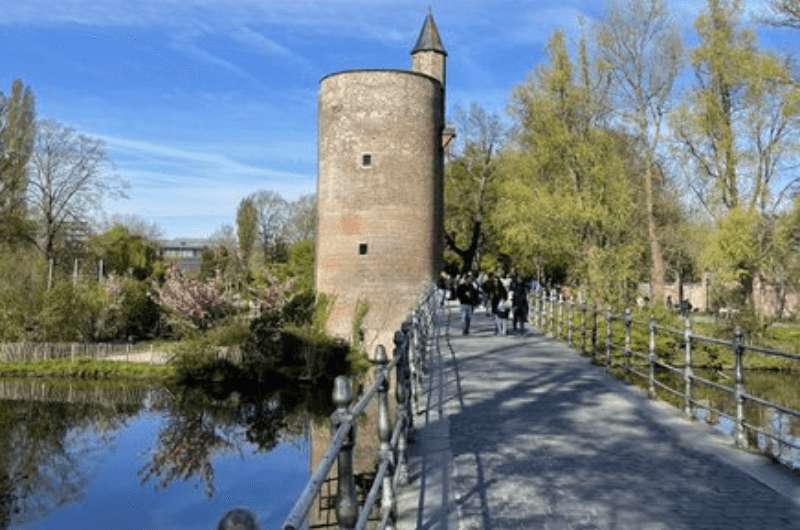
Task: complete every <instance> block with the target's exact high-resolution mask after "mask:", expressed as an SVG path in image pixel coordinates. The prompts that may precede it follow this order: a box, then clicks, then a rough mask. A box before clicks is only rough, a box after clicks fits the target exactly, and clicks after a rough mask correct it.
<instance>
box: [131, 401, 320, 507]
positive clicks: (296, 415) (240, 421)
mask: <svg viewBox="0 0 800 530" xmlns="http://www.w3.org/2000/svg"><path fill="white" fill-rule="evenodd" d="M315 390H316V391H312V389H308V388H305V389H293V390H290V389H279V390H274V391H272V392H265V391H263V390H257V389H249V390H248V391H244V392H239V391H234V392H229V393H222V395H220V393H210V392H208V391H207V390H205V389H199V388H185V387H184V388H179V389H176V391H175V393H174V394H173V395H171V396H170V397H169V398H165V399H164V400H163V401H161V402H160V403H156V404H155V407H157V408H160V409H161V410H162V413H163V414H164V425H163V427H162V428H161V430H160V432H159V435H158V441H157V443H156V446H155V449H154V452H153V455H152V459H151V460H150V462H149V463H148V464H147V465H146V466H145V467H144V468H142V470H141V472H140V477H141V479H142V482H143V483H144V482H148V481H151V480H153V481H157V486H158V487H160V488H165V487H168V486H169V485H170V484H171V483H172V482H173V481H175V480H182V481H187V480H190V479H193V478H195V479H198V480H200V481H202V483H203V486H204V489H205V492H206V495H208V496H209V497H212V496H213V495H214V467H213V465H212V460H213V459H214V458H215V457H218V456H220V455H223V454H226V453H238V454H240V455H243V452H242V450H243V448H244V447H245V446H246V445H247V444H252V447H254V448H255V452H257V453H266V452H268V451H270V450H272V449H274V448H275V446H277V445H278V444H279V443H281V442H287V441H291V440H294V439H297V438H299V437H302V436H303V435H304V433H305V430H306V425H307V422H308V421H310V420H313V419H315V418H319V417H325V415H326V414H328V413H330V411H331V407H332V406H331V405H330V404H329V403H328V400H327V399H322V397H321V396H320V395H318V391H319V390H318V387H317V388H316V389H315ZM323 392H325V390H323ZM323 395H324V394H323Z"/></svg>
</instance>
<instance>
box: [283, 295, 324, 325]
mask: <svg viewBox="0 0 800 530" xmlns="http://www.w3.org/2000/svg"><path fill="white" fill-rule="evenodd" d="M315 309H316V300H315V296H314V291H300V292H298V293H295V294H294V295H293V296H292V297H291V298H290V299H289V301H288V302H286V305H284V306H283V310H282V312H283V319H284V320H285V321H286V322H288V323H290V324H294V325H296V326H302V325H304V324H310V323H311V321H312V320H313V319H314V313H315Z"/></svg>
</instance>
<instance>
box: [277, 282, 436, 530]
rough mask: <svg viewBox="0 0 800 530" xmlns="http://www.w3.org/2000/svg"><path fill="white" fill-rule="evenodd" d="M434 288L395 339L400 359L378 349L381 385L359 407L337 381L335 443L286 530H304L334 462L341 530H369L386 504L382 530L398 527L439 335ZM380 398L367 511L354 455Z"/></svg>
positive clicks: (345, 382) (345, 381)
mask: <svg viewBox="0 0 800 530" xmlns="http://www.w3.org/2000/svg"><path fill="white" fill-rule="evenodd" d="M434 295H435V289H434V287H433V286H428V287H427V288H426V289H425V290H424V291H423V292H422V293H421V294H420V296H419V298H418V300H417V304H416V306H415V307H414V309H413V311H412V313H411V316H410V317H409V318H408V319H407V320H406V321H405V322H403V325H402V327H401V329H400V330H398V331H397V332H396V333H395V335H394V358H393V359H392V361H391V362H390V361H389V359H388V356H387V354H386V348H385V347H384V346H383V345H378V346H377V347H376V349H375V359H374V364H375V380H374V382H373V383H372V384H371V385H370V386H369V387H368V388H367V389H366V390H364V391H363V392H362V394H361V396H360V397H359V398H358V400H357V401H356V402H355V403H353V395H352V383H351V381H350V378H349V377H347V376H343V375H340V376H338V377H336V380H335V381H334V389H333V402H334V404H335V405H336V411H334V412H333V414H332V415H331V429H332V434H333V436H332V438H331V441H330V443H329V444H328V447H327V449H326V450H325V452H324V453H323V455H322V457H321V459H320V462H319V464H318V465H317V467H316V469H315V470H314V472H313V473H312V474H311V477H310V478H309V480H308V482H307V483H306V485H305V487H304V488H303V491H302V493H301V494H300V496H299V497H298V498H297V500H296V501H295V504H294V506H293V507H292V509H291V511H290V512H289V515H288V516H287V517H286V519H285V521H284V523H283V526H282V527H281V528H283V530H298V529H299V528H302V527H303V524H304V522H305V521H306V520H307V518H308V512H309V511H310V509H311V506H312V505H313V503H314V499H315V498H316V496H317V494H318V493H319V491H320V489H321V487H322V485H323V484H324V482H325V480H326V478H327V477H328V474H329V473H330V470H331V469H332V468H333V464H334V462H336V463H337V464H338V476H337V479H336V480H337V495H336V504H335V509H336V518H337V521H338V523H339V528H341V529H345V530H363V529H364V528H366V526H367V523H368V521H369V517H370V514H371V512H372V510H373V508H374V506H375V503H376V502H377V501H378V497H379V492H380V499H381V506H380V510H381V520H380V524H379V525H378V526H377V528H378V529H379V530H383V529H385V528H388V527H390V525H393V523H394V521H395V520H396V517H397V507H396V502H395V495H394V490H395V488H396V487H397V486H400V485H403V484H404V483H405V482H406V481H407V479H408V466H407V457H406V448H407V445H408V440H409V438H410V437H411V436H412V433H413V428H414V418H413V415H414V411H415V408H414V405H415V403H414V401H415V398H416V396H417V388H416V387H417V384H418V383H419V381H420V379H419V378H420V377H421V375H420V374H421V373H422V372H423V371H424V370H425V368H426V366H425V365H426V363H427V360H426V359H427V355H426V351H427V348H428V346H429V341H430V339H431V338H432V337H433V336H434V334H435V332H436V330H435V326H436V318H435V315H436V309H437V304H436V297H435V296H434ZM392 370H395V372H396V388H395V399H396V402H397V410H396V413H395V415H396V418H395V421H394V423H393V424H392V423H391V422H390V420H389V386H390V379H391V377H390V374H391V371H392ZM376 396H377V400H378V439H379V442H380V448H379V450H378V458H379V464H378V467H377V470H376V474H375V478H374V480H373V483H372V485H371V486H370V490H369V492H368V494H367V496H366V499H365V501H364V504H363V506H359V505H358V501H357V499H356V491H355V481H354V474H353V451H354V447H355V444H356V437H355V425H356V421H357V418H358V417H359V416H360V415H361V414H363V413H364V411H365V410H366V408H367V407H368V406H369V404H370V403H371V402H372V400H373V398H375V397H376Z"/></svg>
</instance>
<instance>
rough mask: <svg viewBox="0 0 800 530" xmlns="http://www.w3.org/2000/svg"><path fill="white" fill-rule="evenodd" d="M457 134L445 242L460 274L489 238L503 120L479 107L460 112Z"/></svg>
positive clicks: (449, 167) (471, 265)
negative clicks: (458, 261) (488, 216)
mask: <svg viewBox="0 0 800 530" xmlns="http://www.w3.org/2000/svg"><path fill="white" fill-rule="evenodd" d="M455 115H456V123H457V134H456V142H455V146H454V148H453V157H452V160H451V161H450V162H449V163H448V165H447V168H446V170H447V171H446V177H445V243H446V245H447V248H448V250H450V251H451V252H453V253H455V254H456V255H457V256H458V258H459V259H460V261H461V266H460V270H461V272H462V273H463V272H469V271H471V270H472V269H473V268H474V266H475V265H477V263H476V262H477V261H479V260H480V256H481V254H482V252H481V251H482V250H483V248H484V247H485V245H486V243H487V239H488V241H489V242H493V241H494V240H495V238H494V237H489V238H487V233H486V232H487V229H488V228H489V227H488V226H487V225H486V222H485V220H486V216H487V213H488V212H489V211H490V210H492V209H493V207H494V206H495V203H496V198H497V194H496V181H497V178H496V177H497V175H498V171H497V165H498V154H499V152H500V150H501V148H502V146H503V141H504V138H505V131H504V129H503V126H502V124H501V122H500V118H499V116H497V115H496V114H490V113H488V112H486V110H484V109H483V108H482V107H481V106H480V105H478V104H477V103H472V104H470V107H469V110H467V111H465V110H464V109H462V108H457V109H456V112H455Z"/></svg>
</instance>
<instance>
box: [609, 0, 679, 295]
mask: <svg viewBox="0 0 800 530" xmlns="http://www.w3.org/2000/svg"><path fill="white" fill-rule="evenodd" d="M597 44H598V48H599V51H600V56H601V57H602V61H603V66H604V67H605V68H607V69H608V74H609V76H610V80H611V87H612V100H611V102H612V109H613V112H614V114H615V116H616V117H617V119H618V120H619V122H620V123H621V124H623V125H624V127H625V129H626V132H628V133H629V134H630V135H631V136H632V137H633V138H635V140H636V142H637V146H638V147H640V148H641V150H642V153H643V159H644V160H643V168H642V179H643V184H644V199H645V201H644V202H645V204H644V206H645V212H646V217H647V235H648V243H649V247H650V286H651V293H652V297H653V299H654V300H655V301H657V302H660V301H662V300H663V298H664V276H665V272H666V270H665V263H664V253H663V248H662V246H663V245H662V243H661V241H660V240H659V233H658V232H659V230H658V227H657V219H656V212H655V205H656V202H657V198H656V195H657V193H658V190H657V189H656V186H657V181H656V179H657V177H658V168H657V167H656V164H657V158H658V156H659V149H660V147H661V144H662V133H663V117H664V116H665V113H666V111H667V109H668V105H669V102H670V95H671V93H672V86H673V84H674V82H675V78H676V77H677V75H678V72H679V70H680V64H681V56H682V45H681V38H680V33H679V30H678V28H677V25H676V24H675V23H674V21H673V20H672V19H671V18H670V16H669V13H668V12H667V9H666V5H665V4H664V1H663V0H625V1H614V2H612V3H610V4H609V7H608V10H607V12H606V15H605V17H604V18H603V19H602V20H601V21H600V23H599V25H598V31H597Z"/></svg>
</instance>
